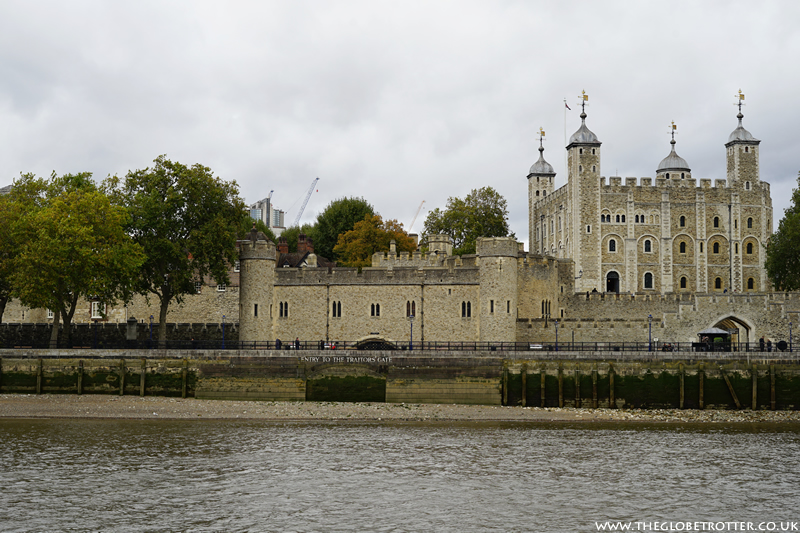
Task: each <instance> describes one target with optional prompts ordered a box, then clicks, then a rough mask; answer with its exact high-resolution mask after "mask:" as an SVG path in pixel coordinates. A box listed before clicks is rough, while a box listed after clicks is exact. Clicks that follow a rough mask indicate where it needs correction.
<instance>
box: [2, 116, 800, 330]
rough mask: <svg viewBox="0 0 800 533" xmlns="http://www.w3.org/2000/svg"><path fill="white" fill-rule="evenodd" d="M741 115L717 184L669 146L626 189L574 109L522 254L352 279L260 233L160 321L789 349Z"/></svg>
mask: <svg viewBox="0 0 800 533" xmlns="http://www.w3.org/2000/svg"><path fill="white" fill-rule="evenodd" d="M742 118H743V117H742V114H741V107H740V112H739V115H738V120H739V124H738V126H737V127H736V128H735V129H734V130H733V133H731V135H730V137H729V138H728V141H727V143H725V148H726V151H727V174H726V178H725V179H716V180H714V183H713V184H712V182H711V180H708V179H701V180H700V184H699V186H698V184H697V182H696V180H695V179H694V178H692V174H691V169H690V168H689V165H688V164H687V162H686V161H685V160H684V159H683V158H681V157H680V156H678V154H677V153H676V152H675V140H674V136H673V139H672V141H671V144H672V147H671V151H670V153H669V154H668V156H667V157H666V158H664V160H662V161H661V163H660V164H659V165H658V168H657V170H656V178H655V180H654V181H653V180H652V179H651V178H640V179H639V180H637V179H636V178H626V180H625V184H624V185H623V183H622V178H619V177H611V178H610V179H609V180H608V182H606V178H604V177H602V176H601V171H600V155H601V142H600V141H599V140H598V137H597V136H596V135H595V134H594V133H592V132H591V131H590V130H589V129H588V127H587V126H586V113H585V110H584V111H583V112H582V113H581V126H580V128H579V129H578V130H577V131H576V132H575V134H574V135H572V137H571V138H570V141H569V144H568V145H567V147H566V150H567V160H568V169H569V170H568V176H567V184H566V185H565V186H563V187H561V188H559V189H557V190H554V184H553V182H554V178H555V172H554V171H553V168H552V166H551V165H549V164H548V163H547V162H546V161H545V160H544V156H543V155H544V154H543V152H544V148H543V146H542V145H541V144H540V147H539V152H540V156H539V160H538V161H537V162H536V163H534V165H533V166H532V167H531V169H530V172H529V173H528V176H527V179H528V194H529V232H530V240H529V242H530V250H529V251H527V252H526V251H524V250H523V249H522V246H521V244H519V243H517V242H516V241H515V240H514V239H512V238H486V239H479V240H478V242H477V253H476V254H474V255H464V256H453V255H452V245H451V244H450V240H449V238H448V237H446V236H431V237H429V239H428V250H427V252H424V253H423V252H414V253H411V254H409V253H400V254H397V253H396V251H395V250H394V248H392V250H390V251H389V253H379V254H375V255H374V256H373V258H372V267H370V268H364V269H362V270H361V271H359V270H357V269H353V268H342V267H331V266H320V264H319V263H318V262H317V259H316V257H315V255H314V254H313V246H312V245H311V243H305V252H306V253H305V254H304V256H303V258H302V260H301V261H298V264H297V266H293V265H288V264H286V263H285V261H281V258H282V257H283V256H282V255H281V254H280V253H277V252H278V251H277V250H276V247H275V245H274V244H273V243H272V242H270V241H267V240H266V239H265V238H264V237H263V235H261V234H258V233H255V232H254V233H251V235H250V236H249V238H248V239H245V240H243V241H240V242H239V250H240V261H239V265H238V268H236V269H233V270H234V271H233V272H232V276H231V282H230V284H229V285H228V286H227V287H225V286H219V285H216V284H215V283H214V282H213V281H211V280H206V281H207V285H206V286H203V287H201V288H199V291H198V294H197V295H195V296H193V297H190V298H187V301H186V302H185V303H184V305H183V306H176V305H173V306H172V308H171V310H170V313H169V317H168V320H169V321H170V322H176V323H179V322H193V323H197V322H220V321H221V317H222V315H225V319H224V320H226V321H227V322H228V323H234V322H238V323H239V338H240V340H243V341H268V340H274V339H276V338H279V339H282V340H284V341H287V340H291V339H295V338H297V337H299V338H300V339H302V340H305V341H310V340H314V341H316V340H324V341H336V340H339V341H356V340H364V339H374V340H380V341H386V342H389V343H396V344H398V345H399V344H402V343H407V342H408V341H409V340H410V338H411V337H412V336H413V340H414V341H439V342H523V343H543V342H548V343H550V342H552V341H553V340H555V338H556V336H559V335H560V337H559V338H560V340H561V341H562V342H569V341H575V342H601V341H610V342H647V341H648V340H649V339H651V338H652V339H653V340H654V342H657V340H658V339H661V340H663V341H678V342H691V341H697V335H698V333H699V332H700V331H702V330H704V329H707V328H710V327H718V328H722V329H726V330H729V331H731V332H732V333H733V337H732V340H733V341H739V342H756V341H757V339H759V338H760V337H761V336H764V337H765V338H769V339H773V340H775V341H777V340H789V331H790V328H791V326H790V323H791V322H792V321H794V323H797V318H798V314H800V294H796V293H775V292H771V290H770V285H769V281H768V279H767V278H766V274H765V271H764V268H763V264H764V244H765V243H766V241H767V239H768V238H769V236H770V234H771V232H772V202H771V198H770V193H769V184H768V183H766V182H764V181H761V179H760V175H759V143H760V141H759V140H757V139H755V138H754V137H753V136H752V135H751V134H750V133H749V132H748V131H747V130H746V129H744V127H743V126H742ZM279 261H281V264H278V262H279ZM88 305H89V304H87V313H86V314H89V313H90V310H89V309H88ZM156 311H157V309H156V308H155V307H151V306H149V305H148V304H147V302H146V301H145V300H144V299H143V298H137V299H136V300H134V301H133V302H132V303H130V304H129V305H128V306H127V307H120V308H115V309H108V310H107V312H106V316H107V318H108V319H109V320H111V321H115V320H116V321H124V320H125V319H127V318H129V317H135V318H137V319H140V320H141V319H144V320H145V321H147V318H148V317H150V315H154V316H158V313H157V312H156ZM14 313H16V314H17V315H19V313H23V316H22V317H21V320H20V317H19V316H15V315H14ZM24 313H26V310H25V309H22V308H13V307H12V306H9V309H7V311H6V315H7V317H6V321H27V322H34V321H42V322H44V321H46V318H45V316H44V313H46V311H44V310H27V316H25V315H24ZM76 320H77V321H80V320H81V317H80V316H78V314H76Z"/></svg>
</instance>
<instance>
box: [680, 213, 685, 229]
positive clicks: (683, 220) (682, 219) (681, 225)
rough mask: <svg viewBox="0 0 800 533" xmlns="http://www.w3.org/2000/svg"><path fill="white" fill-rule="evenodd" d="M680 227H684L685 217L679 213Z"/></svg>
mask: <svg viewBox="0 0 800 533" xmlns="http://www.w3.org/2000/svg"><path fill="white" fill-rule="evenodd" d="M680 227H682V228H684V227H686V217H685V216H683V215H681V221H680Z"/></svg>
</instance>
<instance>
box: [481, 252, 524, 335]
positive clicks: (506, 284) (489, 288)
mask: <svg viewBox="0 0 800 533" xmlns="http://www.w3.org/2000/svg"><path fill="white" fill-rule="evenodd" d="M476 248H477V253H478V272H479V278H480V304H479V305H480V333H479V336H480V340H481V342H487V341H494V340H498V339H516V335H517V332H516V324H517V297H518V294H519V291H518V287H517V285H518V283H517V255H518V251H519V245H518V244H517V242H516V239H514V238H512V237H489V238H485V237H481V238H478V241H477V243H476Z"/></svg>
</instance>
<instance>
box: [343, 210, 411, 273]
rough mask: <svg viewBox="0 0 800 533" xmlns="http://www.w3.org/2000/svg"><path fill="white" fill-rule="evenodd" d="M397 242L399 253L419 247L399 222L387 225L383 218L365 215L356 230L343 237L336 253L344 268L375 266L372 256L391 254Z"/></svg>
mask: <svg viewBox="0 0 800 533" xmlns="http://www.w3.org/2000/svg"><path fill="white" fill-rule="evenodd" d="M392 240H394V241H395V244H396V249H397V251H398V252H413V251H414V250H416V248H417V245H416V243H415V242H414V239H412V238H411V237H409V236H408V233H406V232H405V231H404V230H403V224H401V223H399V222H397V221H396V220H387V221H385V222H384V221H383V219H382V218H381V216H380V215H365V216H364V220H362V221H360V222H356V224H355V226H354V227H353V229H352V230H350V231H348V232H346V233H343V234H341V235H339V242H338V243H337V244H336V247H335V248H334V249H333V251H334V252H335V253H336V256H337V257H338V258H339V259H340V260H341V263H342V265H344V266H349V267H365V266H371V264H372V254H374V253H375V252H388V251H389V244H390V242H391V241H392Z"/></svg>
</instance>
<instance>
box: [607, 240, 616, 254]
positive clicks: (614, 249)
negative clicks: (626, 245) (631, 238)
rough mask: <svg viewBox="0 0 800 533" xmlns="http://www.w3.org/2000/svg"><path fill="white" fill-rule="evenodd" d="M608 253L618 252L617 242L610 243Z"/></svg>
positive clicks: (611, 241)
mask: <svg viewBox="0 0 800 533" xmlns="http://www.w3.org/2000/svg"><path fill="white" fill-rule="evenodd" d="M608 251H609V252H616V251H617V241H615V240H614V239H611V240H610V241H608Z"/></svg>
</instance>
